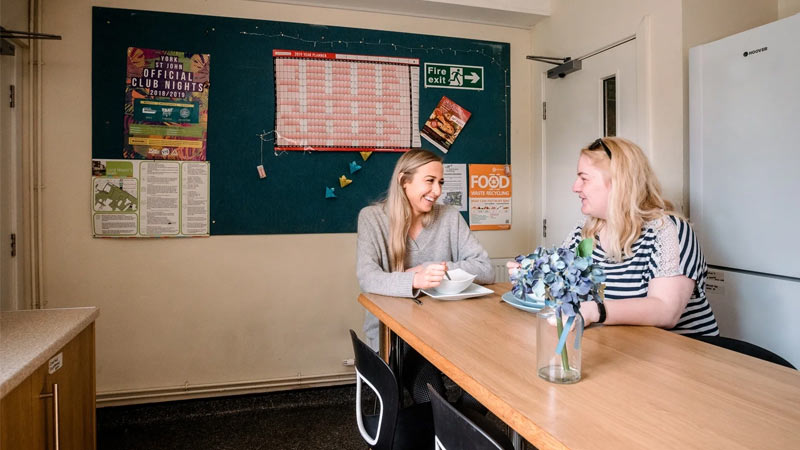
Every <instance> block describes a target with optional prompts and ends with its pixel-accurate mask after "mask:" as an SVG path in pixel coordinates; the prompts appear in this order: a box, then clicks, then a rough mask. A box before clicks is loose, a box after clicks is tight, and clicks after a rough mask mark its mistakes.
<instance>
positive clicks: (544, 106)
mask: <svg viewBox="0 0 800 450" xmlns="http://www.w3.org/2000/svg"><path fill="white" fill-rule="evenodd" d="M542 120H547V102H542Z"/></svg>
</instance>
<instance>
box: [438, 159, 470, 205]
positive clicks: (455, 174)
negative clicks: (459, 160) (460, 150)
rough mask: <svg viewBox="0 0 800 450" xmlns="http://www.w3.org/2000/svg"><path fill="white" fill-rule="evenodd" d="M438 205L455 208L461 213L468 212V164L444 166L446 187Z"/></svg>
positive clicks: (443, 188) (443, 187)
mask: <svg viewBox="0 0 800 450" xmlns="http://www.w3.org/2000/svg"><path fill="white" fill-rule="evenodd" d="M437 203H441V204H443V205H451V206H455V207H456V208H458V210H459V211H466V210H467V165H466V164H445V165H444V186H442V195H440V196H439V199H438V200H437Z"/></svg>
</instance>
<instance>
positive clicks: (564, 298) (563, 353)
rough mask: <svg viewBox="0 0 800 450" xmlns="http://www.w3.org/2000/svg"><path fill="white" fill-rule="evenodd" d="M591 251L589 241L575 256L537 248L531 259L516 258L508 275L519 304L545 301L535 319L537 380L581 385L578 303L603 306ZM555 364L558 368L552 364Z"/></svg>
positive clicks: (562, 250)
mask: <svg viewBox="0 0 800 450" xmlns="http://www.w3.org/2000/svg"><path fill="white" fill-rule="evenodd" d="M592 247H593V241H592V239H588V238H587V239H584V240H582V241H581V242H580V244H578V247H577V248H576V250H575V253H573V252H571V251H570V250H569V249H566V248H552V249H546V248H543V247H539V248H537V249H536V251H534V252H533V253H531V254H530V255H527V256H524V255H520V256H517V257H516V258H515V259H516V261H517V262H518V263H519V264H520V267H519V268H518V269H517V270H516V272H515V273H513V274H512V275H511V283H512V285H513V288H512V292H513V294H514V296H515V297H516V298H517V299H519V300H521V301H523V302H525V301H528V302H530V301H539V302H541V301H542V300H544V303H545V305H546V307H545V308H544V309H542V310H541V311H540V312H539V313H538V317H539V321H538V323H537V327H538V329H537V361H538V364H537V365H538V371H539V376H541V377H542V378H545V379H547V380H549V381H554V382H558V383H574V382H576V381H578V380H579V379H580V341H581V336H582V334H583V316H581V313H580V308H581V302H584V301H589V300H592V301H596V302H602V301H603V288H604V285H603V282H604V281H605V279H606V275H605V272H604V271H603V269H602V267H600V266H599V265H597V264H594V263H593V261H592ZM551 321H555V325H556V334H555V335H553V334H552V332H551V331H549V330H550V329H551V327H550V325H549V323H550V322H551ZM570 333H573V334H574V336H573V340H574V351H573V357H570V356H569V352H568V350H567V348H566V347H567V346H566V342H567V338H568V337H569V335H570ZM553 347H554V348H553ZM553 350H555V352H554V353H553ZM558 359H560V363H554V360H555V361H557V360H558ZM559 366H560V367H559Z"/></svg>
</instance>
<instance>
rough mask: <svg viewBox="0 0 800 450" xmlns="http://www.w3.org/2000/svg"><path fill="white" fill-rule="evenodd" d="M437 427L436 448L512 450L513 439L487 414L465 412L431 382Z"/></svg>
mask: <svg viewBox="0 0 800 450" xmlns="http://www.w3.org/2000/svg"><path fill="white" fill-rule="evenodd" d="M428 391H429V393H430V397H431V406H433V424H434V428H435V430H436V438H435V439H436V450H513V449H514V446H513V445H512V444H511V440H510V439H509V438H508V436H506V435H505V434H503V432H502V431H500V430H498V429H497V428H496V427H495V426H494V425H493V424H492V423H491V422H489V420H488V419H487V418H486V416H483V415H480V414H478V413H477V412H475V411H474V410H470V409H465V410H464V411H463V413H462V412H461V411H459V410H457V409H456V408H455V407H453V405H451V404H450V403H448V402H447V401H446V400H445V399H444V398H442V396H441V395H439V393H438V392H436V390H435V389H433V387H431V386H430V385H428Z"/></svg>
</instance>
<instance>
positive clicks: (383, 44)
mask: <svg viewBox="0 0 800 450" xmlns="http://www.w3.org/2000/svg"><path fill="white" fill-rule="evenodd" d="M128 47H140V48H149V49H162V50H172V51H184V52H187V53H207V54H210V89H209V112H208V142H207V146H208V147H207V148H208V150H207V159H208V161H210V163H211V205H210V209H211V234H213V235H224V234H287V233H350V232H354V231H355V230H356V219H357V217H358V211H359V210H360V209H361V208H362V207H364V206H366V205H368V204H370V203H372V202H374V201H376V200H379V199H380V198H382V197H383V195H384V194H385V191H386V187H387V185H388V181H389V178H390V176H391V172H392V169H393V167H394V164H395V162H396V161H397V158H398V157H399V156H400V154H401V153H397V152H374V153H373V154H372V156H371V157H370V158H369V159H368V160H367V161H363V160H362V158H361V156H360V154H359V153H358V152H357V151H353V152H339V151H336V152H319V151H312V152H303V151H289V152H282V153H280V154H277V155H276V154H275V153H274V152H273V143H272V141H263V142H262V139H261V138H260V136H261V135H262V134H264V133H269V132H270V131H272V130H274V129H275V121H276V117H275V116H276V113H275V111H276V104H275V76H274V61H273V56H272V55H273V53H272V52H273V50H275V49H286V50H295V51H309V52H328V53H346V54H353V55H370V56H384V57H401V58H418V59H419V124H417V125H418V128H417V129H421V128H422V125H423V124H424V123H425V120H426V119H427V118H428V116H429V115H430V114H431V112H432V111H433V109H434V108H435V107H436V105H437V104H438V102H439V100H440V99H441V98H442V96H447V97H448V98H450V99H451V100H453V101H454V102H455V103H457V104H458V105H460V106H462V107H463V108H465V109H467V110H468V111H470V112H471V114H472V116H471V117H470V119H469V121H468V122H467V124H466V126H465V127H464V128H463V130H461V133H460V134H459V135H458V137H457V139H456V140H455V143H454V144H453V146H452V148H451V149H450V152H449V153H447V154H446V155H444V158H445V163H464V164H504V163H506V162H508V163H510V160H509V159H508V158H509V154H510V148H509V146H510V144H509V130H510V127H509V117H510V98H509V94H510V87H509V86H510V83H511V74H510V70H509V53H510V46H509V44H508V43H501V42H489V41H477V40H469V39H457V38H449V37H441V36H430V35H421V34H408V33H397V32H387V31H375V30H363V29H356V28H342V27H329V26H322V25H309V24H301V23H288V22H272V21H264V20H251V19H234V18H225V17H213V16H200V15H189V14H171V13H160V12H150V11H135V10H125V9H113V8H100V7H95V8H93V28H92V157H93V158H101V159H118V158H121V157H122V149H123V110H124V102H125V98H124V93H125V74H126V52H127V48H128ZM426 64H429V65H432V66H436V67H437V68H438V69H439V70H437V72H438V71H440V70H441V69H442V68H447V69H448V70H449V69H450V68H456V70H454V72H453V73H454V74H456V75H454V76H453V77H452V80H451V81H448V82H447V83H444V82H443V80H442V79H441V77H440V78H439V79H438V80H433V79H432V80H431V82H430V83H426V77H425V65H426ZM457 68H461V70H460V72H459V70H458V69H457ZM426 84H428V86H427V87H426ZM443 84H447V86H444V85H443ZM270 136H271V135H270ZM421 146H422V147H423V148H427V149H429V150H432V151H434V152H438V150H435V149H434V147H433V146H432V145H431V144H430V143H429V142H428V141H426V140H425V139H422V140H421ZM262 148H263V165H264V168H265V169H266V173H267V177H266V178H264V179H261V178H259V176H258V172H257V170H256V166H258V165H259V164H262ZM351 161H356V162H357V164H359V165H360V166H361V167H362V168H361V170H359V171H357V172H355V173H353V174H351V173H350V171H349V165H350V162H351ZM87 172H88V171H87ZM341 175H345V176H346V177H347V178H348V179H351V180H352V183H351V184H350V185H348V186H347V187H345V188H341V187H340V185H339V177H340V176H341ZM326 187H334V188H335V193H336V198H334V199H326V198H325V190H326V189H325V188H326Z"/></svg>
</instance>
